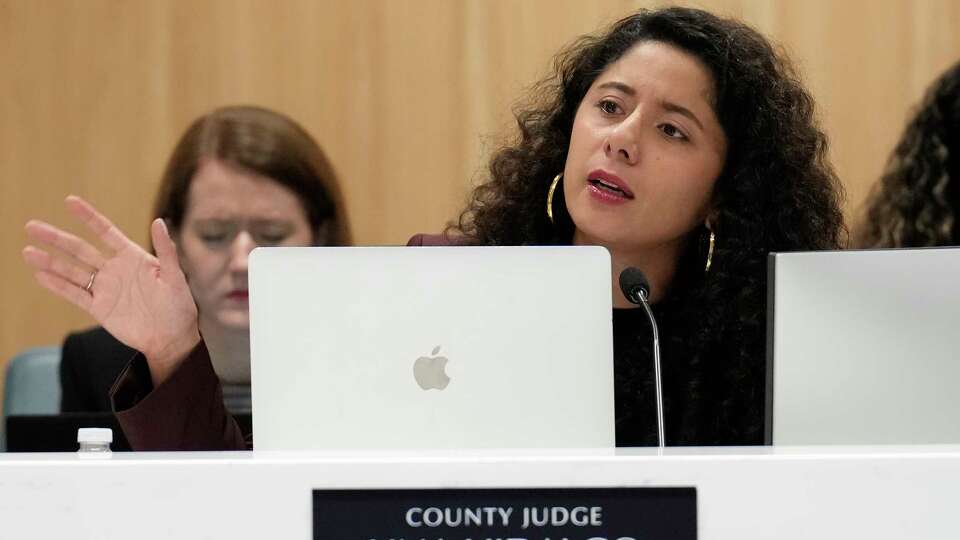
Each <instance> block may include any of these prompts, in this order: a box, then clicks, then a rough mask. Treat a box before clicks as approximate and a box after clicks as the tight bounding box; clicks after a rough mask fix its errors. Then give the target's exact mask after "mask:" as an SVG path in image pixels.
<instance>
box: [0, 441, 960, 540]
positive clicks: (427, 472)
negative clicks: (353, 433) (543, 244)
mask: <svg viewBox="0 0 960 540" xmlns="http://www.w3.org/2000/svg"><path fill="white" fill-rule="evenodd" d="M622 486H634V487H644V486H665V487H666V486H695V487H696V488H697V501H698V502H697V505H698V522H699V527H698V528H699V538H701V539H713V538H724V539H725V538H731V539H738V540H740V539H750V538H758V539H759V538H763V539H769V538H777V539H778V540H780V539H800V538H817V539H820V538H870V539H871V540H878V539H898V540H900V539H903V538H924V539H934V538H944V539H946V538H950V539H955V538H958V537H960V522H958V521H957V520H956V518H955V517H954V516H955V514H956V512H957V508H958V501H960V496H958V486H960V446H955V445H950V446H886V447H806V448H800V447H790V448H780V447H778V448H770V447H753V448H686V449H683V448H676V449H667V450H665V451H664V452H663V453H662V455H658V451H657V450H656V449H618V450H582V451H570V450H564V451H542V450H537V451H516V450H511V451H509V452H506V451H505V452H496V451H481V452H478V451H459V452H452V451H444V452H411V451H408V452H394V453H385V452H332V453H328V452H205V453H191V452H179V453H129V454H124V453H117V454H113V455H112V456H111V457H109V458H107V459H96V458H92V459H91V458H86V457H85V456H79V455H77V454H74V453H71V454H66V453H64V454H0V537H2V538H74V539H82V538H97V539H112V538H125V539H128V538H133V539H152V538H158V539H159V538H163V539H169V538H231V539H246V538H250V539H254V538H256V539H262V538H302V539H308V538H311V534H312V532H311V527H312V520H311V519H312V518H311V516H312V513H311V512H312V499H311V490H312V489H315V488H334V489H336V488H361V489H362V488H385V489H389V488H474V487H476V488H481V487H482V488H498V487H500V488H511V487H512V488H516V487H622Z"/></svg>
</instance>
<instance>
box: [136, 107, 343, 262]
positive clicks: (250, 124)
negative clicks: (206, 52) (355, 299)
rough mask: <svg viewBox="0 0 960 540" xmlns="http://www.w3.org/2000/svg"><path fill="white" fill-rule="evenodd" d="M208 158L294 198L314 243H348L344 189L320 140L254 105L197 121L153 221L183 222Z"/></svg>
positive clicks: (180, 147)
mask: <svg viewBox="0 0 960 540" xmlns="http://www.w3.org/2000/svg"><path fill="white" fill-rule="evenodd" d="M205 159H217V160H220V161H223V162H224V163H227V164H229V165H232V166H235V167H239V168H241V169H243V170H246V171H249V172H252V173H255V174H258V175H261V176H265V177H268V178H270V179H271V180H274V181H276V182H277V183H279V184H280V185H282V186H284V187H286V188H287V189H289V190H291V191H292V192H293V193H294V194H296V196H297V199H298V200H299V201H300V204H302V205H303V208H304V211H305V212H306V215H307V220H308V222H309V223H310V227H311V230H312V231H314V244H317V245H331V246H341V245H350V244H351V243H352V236H351V233H350V226H349V224H348V222H347V216H346V213H345V210H346V209H345V207H344V204H343V197H342V195H341V193H340V185H339V182H338V180H337V176H336V173H335V172H334V170H333V166H332V165H331V164H330V161H329V160H328V159H327V157H326V154H324V152H323V150H322V149H321V148H320V146H319V145H317V143H316V141H314V139H313V138H312V137H311V136H310V135H309V134H308V133H307V132H306V131H305V130H304V129H303V128H302V127H300V126H299V125H298V124H297V123H296V122H294V121H293V120H291V119H290V118H288V117H286V116H284V115H282V114H280V113H276V112H273V111H271V110H269V109H264V108H262V107H256V106H246V105H241V106H230V107H222V108H219V109H216V110H214V111H213V112H211V113H209V114H206V115H204V116H201V117H200V118H198V119H196V120H195V121H194V122H193V123H192V124H191V125H190V127H189V128H187V130H186V132H184V134H183V136H182V137H181V138H180V140H179V141H178V142H177V145H176V147H175V148H174V150H173V153H172V154H171V156H170V159H169V161H168V162H167V167H166V169H165V170H164V173H163V177H162V180H161V183H160V189H159V191H158V193H157V198H156V200H155V202H154V218H157V217H160V218H163V219H164V220H165V221H166V222H167V224H168V225H169V226H170V228H171V229H172V231H176V230H178V229H179V228H180V226H181V225H182V223H183V218H184V214H185V213H186V209H187V202H188V195H189V191H190V183H191V182H192V180H193V176H194V175H195V174H196V172H197V170H198V169H199V168H200V164H201V163H202V162H203V160H205Z"/></svg>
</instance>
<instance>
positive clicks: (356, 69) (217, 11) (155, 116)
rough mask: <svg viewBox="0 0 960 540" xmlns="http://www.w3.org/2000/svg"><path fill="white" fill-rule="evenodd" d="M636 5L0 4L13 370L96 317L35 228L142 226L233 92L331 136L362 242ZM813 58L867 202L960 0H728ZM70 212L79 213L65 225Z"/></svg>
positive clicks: (846, 178) (203, 0)
mask: <svg viewBox="0 0 960 540" xmlns="http://www.w3.org/2000/svg"><path fill="white" fill-rule="evenodd" d="M653 5H662V3H661V2H638V1H623V0H597V1H587V0H524V1H520V0H489V1H482V0H345V1H340V0H336V1H333V0H328V1H320V0H303V1H299V0H297V1H295V0H276V1H268V0H233V1H220V0H169V1H158V0H139V1H113V0H82V1H81V0H73V1H68V0H0V81H2V85H0V254H2V256H0V278H2V279H0V299H2V304H0V306H2V307H0V367H3V365H4V364H5V362H6V361H7V359H9V358H10V357H11V356H12V355H13V354H15V353H16V352H17V351H18V350H21V349H23V348H26V347H28V346H34V345H41V344H50V343H59V342H60V340H61V339H62V337H63V336H64V334H65V333H66V332H67V331H68V330H71V329H78V328H83V327H85V326H88V325H91V324H92V321H91V320H89V319H88V317H87V316H86V315H85V314H83V313H82V312H80V311H79V310H78V309H75V308H73V307H72V306H70V305H68V304H66V303H65V302H62V301H60V300H58V299H56V298H54V297H53V296H52V295H51V294H48V293H46V292H45V291H43V290H41V289H40V287H39V286H37V285H35V284H34V283H33V281H32V278H31V277H30V274H29V272H28V271H27V270H26V268H25V265H24V264H23V263H22V261H21V258H20V254H19V252H20V249H21V248H22V246H23V245H24V235H23V223H24V222H25V221H26V220H27V219H29V218H31V217H41V218H44V219H47V220H50V221H52V222H54V223H57V224H61V225H71V224H70V223H69V221H68V219H67V218H66V217H65V213H64V211H63V206H62V201H63V198H64V196H65V195H67V194H68V193H76V194H79V195H82V196H84V197H87V198H88V199H89V200H91V201H93V202H94V203H95V204H96V205H98V206H99V207H100V208H101V209H102V210H104V211H105V212H106V213H107V214H108V215H109V216H110V217H112V218H113V219H114V220H115V221H116V222H117V223H118V225H120V227H121V228H122V229H124V230H126V231H127V232H128V233H129V234H130V235H131V236H132V237H133V238H135V239H137V240H138V241H141V242H142V241H145V240H146V237H147V233H146V230H147V225H148V222H149V209H150V204H151V201H152V198H153V193H154V190H155V189H156V186H157V182H158V179H159V176H160V172H161V169H162V167H163V165H164V163H165V160H166V158H167V155H168V153H169V152H170V150H171V149H172V147H173V144H174V142H175V140H176V138H177V137H178V136H179V135H180V133H181V132H182V131H183V130H184V129H185V127H186V126H187V124H188V123H189V122H190V121H191V120H192V119H193V118H194V117H196V116H198V115H200V114H202V113H204V112H207V111H209V110H210V109H212V108H214V107H217V106H221V105H225V104H236V103H253V104H259V105H263V106H266V107H270V108H273V109H276V110H279V111H282V112H284V113H287V114H289V115H291V116H292V117H293V118H295V119H297V120H298V121H299V122H300V123H302V124H303V125H304V126H305V127H306V128H307V129H308V130H309V131H310V132H311V133H312V134H313V135H314V136H315V137H316V138H317V139H318V140H319V141H320V143H321V145H322V146H323V147H324V148H325V149H326V150H327V152H328V155H329V156H330V157H331V159H332V160H333V162H334V164H335V165H336V168H337V170H338V171H339V173H340V177H341V179H342V181H343V184H344V190H345V195H346V198H347V201H348V207H349V213H350V216H351V218H352V223H353V228H354V232H355V237H356V239H357V241H358V243H360V244H399V243H403V242H404V241H405V240H406V239H407V238H408V237H409V236H410V235H411V234H413V233H416V232H425V231H426V232H429V231H437V230H439V229H440V228H441V227H442V226H443V225H444V224H445V223H446V222H447V221H448V220H449V219H451V218H452V217H454V216H455V215H456V214H457V212H458V210H459V209H460V207H461V206H462V205H463V202H464V200H465V196H466V193H467V191H468V189H469V187H470V186H471V184H472V183H473V182H475V181H476V180H477V178H478V175H479V174H480V173H482V165H483V163H484V157H485V156H486V155H487V154H488V151H489V149H490V148H491V146H492V145H493V144H494V143H495V142H496V140H497V138H498V136H500V135H502V134H503V133H505V130H509V128H510V127H511V116H510V107H511V105H512V104H513V103H514V101H516V100H517V98H519V97H520V96H521V95H522V92H523V90H524V88H526V87H528V86H529V85H530V84H531V83H533V82H534V81H535V80H536V79H538V78H539V77H540V76H542V75H543V74H545V73H546V70H547V68H548V67H549V63H550V59H551V57H552V55H553V53H555V52H556V51H557V50H558V49H559V47H560V46H561V45H562V44H564V43H566V42H568V41H570V40H571V39H572V38H574V37H575V36H577V35H579V34H582V33H587V32H591V31H594V30H595V29H597V28H599V27H600V26H601V25H603V24H607V23H610V22H613V21H615V20H616V19H618V18H620V17H621V16H623V15H625V14H627V13H629V12H630V11H632V10H634V9H637V8H640V7H647V6H653ZM691 5H695V6H697V7H702V8H705V9H709V10H712V11H714V12H717V13H720V14H724V15H731V16H735V17H739V18H741V19H743V20H745V21H747V22H748V23H750V24H752V25H753V26H755V27H756V28H757V29H759V30H760V31H762V32H763V33H764V34H766V35H767V36H769V37H771V38H772V39H773V40H775V41H777V42H779V43H780V44H782V45H783V47H784V48H785V49H786V50H787V52H788V53H789V54H790V56H791V57H792V58H793V59H794V61H795V62H796V63H797V64H798V65H799V67H800V71H801V73H802V74H803V76H804V79H805V80H806V82H807V84H808V86H809V88H810V89H811V90H812V92H813V94H814V96H815V97H816V99H817V103H818V105H819V112H820V117H821V119H822V122H823V125H824V127H825V128H826V130H827V132H828V133H829V134H830V136H831V141H832V158H833V161H834V163H835V165H836V167H837V170H838V172H839V174H840V176H841V179H842V180H843V182H844V184H845V185H846V187H847V190H848V203H847V212H848V216H850V215H852V213H853V212H854V211H856V209H857V207H858V206H859V204H860V203H861V201H862V199H863V197H864V195H865V193H866V191H867V190H868V189H869V186H870V184H871V182H872V181H873V180H874V179H875V178H876V177H877V176H878V174H879V172H880V170H881V167H882V165H883V162H884V160H885V159H886V156H887V154H888V153H889V151H890V150H891V149H892V146H893V143H894V141H895V140H896V139H897V137H898V136H899V132H900V130H901V128H902V126H903V123H904V120H905V118H906V115H907V113H908V111H909V110H910V108H911V106H912V105H914V104H915V103H916V102H917V100H918V99H919V98H920V96H921V94H922V91H923V89H924V88H925V87H926V86H927V85H928V84H929V82H930V81H932V80H933V78H934V77H935V76H936V75H937V74H938V73H939V72H940V71H942V70H943V69H945V68H946V67H947V66H948V65H950V64H951V63H953V62H954V61H956V60H957V59H958V58H960V32H957V28H958V27H960V2H957V1H956V0H919V1H915V2H912V1H909V0H872V1H866V0H864V1H855V0H804V1H801V0H779V1H776V0H739V1H736V0H715V1H704V2H698V3H695V4H691ZM71 226H72V225H71Z"/></svg>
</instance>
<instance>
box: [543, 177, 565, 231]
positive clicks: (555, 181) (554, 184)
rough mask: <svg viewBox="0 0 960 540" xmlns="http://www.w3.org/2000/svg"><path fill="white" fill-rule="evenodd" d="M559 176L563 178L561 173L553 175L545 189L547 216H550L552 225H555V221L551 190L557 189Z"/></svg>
mask: <svg viewBox="0 0 960 540" xmlns="http://www.w3.org/2000/svg"><path fill="white" fill-rule="evenodd" d="M561 178H563V173H560V174H558V175H556V176H554V177H553V182H552V183H551V184H550V189H549V190H547V217H548V218H550V223H551V224H552V225H556V222H555V221H554V220H553V192H554V191H555V190H556V189H557V184H559V183H560V179H561Z"/></svg>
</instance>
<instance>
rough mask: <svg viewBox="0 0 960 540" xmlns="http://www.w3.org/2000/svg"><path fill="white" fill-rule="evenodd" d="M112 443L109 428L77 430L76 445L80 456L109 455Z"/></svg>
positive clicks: (111, 433)
mask: <svg viewBox="0 0 960 540" xmlns="http://www.w3.org/2000/svg"><path fill="white" fill-rule="evenodd" d="M112 442H113V430H112V429H110V428H80V429H78V430H77V443H78V444H79V445H80V449H79V450H77V452H79V453H81V454H110V453H111V450H110V443H112Z"/></svg>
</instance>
